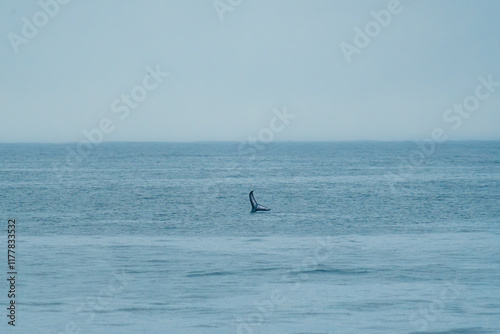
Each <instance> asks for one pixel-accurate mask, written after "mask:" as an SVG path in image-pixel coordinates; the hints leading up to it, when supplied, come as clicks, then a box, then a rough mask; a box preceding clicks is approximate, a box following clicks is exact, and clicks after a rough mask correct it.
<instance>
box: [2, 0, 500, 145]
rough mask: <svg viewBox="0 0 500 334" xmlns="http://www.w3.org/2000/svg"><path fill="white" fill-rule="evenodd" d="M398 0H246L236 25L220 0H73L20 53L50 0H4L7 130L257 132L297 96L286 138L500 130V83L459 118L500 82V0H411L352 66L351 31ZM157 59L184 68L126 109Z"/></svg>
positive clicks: (67, 136) (141, 137)
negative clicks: (104, 126)
mask: <svg viewBox="0 0 500 334" xmlns="http://www.w3.org/2000/svg"><path fill="white" fill-rule="evenodd" d="M41 1H42V2H43V3H49V2H50V1H51V0H41ZM53 1H55V0H53ZM61 1H62V0H61ZM221 1H222V2H224V3H227V2H231V1H228V0H221ZM232 1H233V3H237V2H238V1H236V0H232ZM389 2H390V1H350V0H349V1H347V0H345V1H334V0H317V1H306V0H302V1H296V0H274V1H273V0H243V1H242V2H241V4H240V5H237V6H236V7H234V8H233V10H232V11H228V12H226V13H224V20H223V21H221V20H220V19H219V16H218V14H217V12H216V10H215V9H214V6H213V1H212V0H177V1H173V0H172V1H168V0H144V1H132V0H109V1H97V0H86V1H81V0H72V1H70V2H69V3H68V4H65V5H60V8H59V10H58V12H57V13H56V14H55V15H54V17H52V18H50V19H49V20H48V24H46V25H45V26H43V27H41V28H39V30H38V33H37V34H36V36H34V37H33V38H31V39H27V41H28V42H27V43H26V44H21V45H19V46H18V51H19V52H18V53H15V52H14V49H13V47H12V45H11V43H10V42H9V33H11V32H12V33H15V34H17V35H19V36H22V26H23V24H24V23H23V21H22V18H23V17H27V18H28V19H29V20H30V21H31V22H33V15H35V14H36V13H37V12H39V11H40V10H41V7H40V5H39V4H38V2H37V1H31V0H30V1H28V0H24V1H19V0H2V1H1V2H0V33H1V35H2V39H1V43H0V58H1V60H2V61H1V68H0V108H1V109H0V142H76V141H79V140H81V139H82V138H85V137H83V135H82V131H83V130H84V129H87V130H91V129H93V128H96V127H98V126H99V122H100V121H101V119H103V118H110V119H111V120H112V121H113V125H114V129H113V131H111V132H110V133H108V134H106V135H105V136H104V140H106V141H120V140H127V141H199V140H234V141H241V140H246V138H247V137H248V136H251V135H256V134H257V133H258V132H259V131H260V129H262V128H264V127H268V126H269V122H270V120H271V119H272V118H273V116H274V114H273V112H272V110H273V108H279V109H282V108H283V107H284V106H286V107H287V110H288V111H289V112H290V113H293V114H294V115H296V116H297V117H296V118H295V119H294V120H293V121H291V122H290V124H288V125H287V126H286V128H285V129H284V130H283V131H281V132H280V133H277V134H276V135H275V139H276V140H414V139H424V138H429V137H430V133H431V131H432V129H434V128H436V127H441V128H443V129H444V131H445V132H446V134H447V135H448V136H449V138H450V139H457V140H458V139H500V87H497V88H496V90H495V91H494V93H492V94H491V96H489V97H488V98H487V99H485V100H484V101H481V102H480V106H479V108H478V109H477V110H476V111H475V112H473V113H472V114H471V115H470V117H469V118H467V119H464V120H463V122H462V123H461V124H460V126H459V127H458V129H453V128H452V126H451V125H453V124H455V123H451V122H450V123H446V122H445V121H444V120H443V114H444V113H445V111H446V110H447V109H448V108H450V107H452V106H453V104H455V103H462V102H463V101H464V99H465V98H466V97H467V96H469V95H471V94H472V95H473V94H474V92H475V89H476V87H477V86H478V85H479V84H480V82H479V81H478V77H479V76H484V77H485V78H487V76H488V75H490V74H491V75H492V78H493V80H495V81H499V82H500V24H499V23H498V22H499V15H500V2H499V1H496V0H479V1H472V0H469V1H465V0H464V1H452V0H446V1H437V0H419V1H417V0H414V1H409V0H401V4H400V6H401V8H402V9H403V10H402V12H401V13H399V14H396V15H392V20H391V22H390V23H389V24H388V25H387V26H386V27H383V28H381V31H380V33H379V34H378V35H377V36H375V37H374V38H373V40H372V41H371V43H370V44H369V45H368V46H367V47H366V48H364V49H361V51H360V53H359V54H354V55H353V57H352V62H351V63H350V64H349V63H348V62H347V61H346V59H345V57H344V55H343V53H342V51H341V49H340V47H339V45H340V43H342V42H346V43H350V44H353V39H354V35H355V32H354V28H355V27H356V26H358V27H360V28H362V29H364V27H365V25H366V24H367V23H368V22H370V21H372V20H373V17H372V16H371V14H370V11H372V10H375V11H379V10H382V9H385V8H387V6H388V3H389ZM40 17H41V18H42V19H43V15H42V16H40ZM11 36H12V35H11ZM157 64H158V65H159V66H160V68H161V69H162V71H166V72H169V73H170V75H169V76H168V77H166V78H165V79H163V82H161V84H159V86H158V87H157V88H156V89H154V90H152V91H149V92H148V95H147V97H146V98H145V99H144V101H142V102H140V103H139V105H138V107H137V108H136V109H134V110H131V113H130V116H129V117H127V118H126V119H124V120H121V119H120V118H119V117H118V114H116V113H113V112H112V110H111V104H112V103H113V101H115V99H117V98H120V96H121V95H122V94H130V92H131V90H132V88H133V87H134V86H136V85H141V84H142V81H143V78H144V76H145V75H147V73H146V72H147V71H146V69H145V68H146V67H147V66H151V67H152V68H154V67H156V65H157ZM150 79H152V78H150Z"/></svg>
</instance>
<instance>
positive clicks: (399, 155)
mask: <svg viewBox="0 0 500 334" xmlns="http://www.w3.org/2000/svg"><path fill="white" fill-rule="evenodd" d="M251 190H253V191H254V194H255V197H256V199H257V201H258V202H259V203H260V204H262V205H265V206H267V207H270V208H271V211H270V212H258V213H254V214H251V213H250V210H251V206H250V201H249V199H248V194H249V192H250V191H251ZM499 204H500V142H487V141H476V142H446V143H441V144H436V143H424V144H423V145H422V144H417V143H413V142H336V143H294V142H292V143H284V142H283V143H270V144H259V145H258V146H253V147H252V148H251V149H248V147H247V148H246V149H242V146H241V145H240V144H239V143H103V144H100V145H97V146H93V147H88V146H87V147H82V146H78V145H77V144H1V145H0V209H1V213H2V224H4V227H2V229H1V230H2V231H3V232H2V233H1V235H0V246H1V249H2V252H3V253H4V256H2V258H3V259H4V260H2V261H1V262H3V263H1V264H0V267H1V268H3V270H2V277H4V279H2V280H1V283H0V296H2V297H0V305H1V306H2V307H1V309H2V310H3V314H2V317H1V319H3V320H2V323H1V324H0V332H1V333H11V332H12V333H14V332H16V333H48V334H54V333H57V334H61V333H106V334H114V333H117V334H118V333H120V334H122V333H235V334H240V333H245V334H250V333H295V334H299V333H311V334H312V333H327V334H332V333H341V334H344V333H398V334H399V333H427V334H430V333H433V334H453V333H457V334H473V333H500V236H499V235H500V206H499ZM9 219H10V220H15V240H16V242H15V268H14V270H15V298H11V297H8V292H9V289H11V288H12V286H11V285H10V284H11V282H9V281H8V279H9V278H10V277H11V275H10V274H8V272H10V271H11V270H10V269H9V268H8V266H7V265H8V262H7V252H8V248H7V247H8V246H7V245H8V242H7V240H8V232H7V225H8V221H9ZM9 240H10V239H9ZM13 299H15V328H14V327H13V326H12V325H11V324H9V323H8V322H9V321H11V319H12V318H9V316H8V315H9V312H10V311H9V310H8V309H7V308H8V307H9V305H10V304H9V303H10V300H13Z"/></svg>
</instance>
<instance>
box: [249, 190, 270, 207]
mask: <svg viewBox="0 0 500 334" xmlns="http://www.w3.org/2000/svg"><path fill="white" fill-rule="evenodd" d="M248 197H250V204H252V211H251V213H254V212H257V211H270V210H271V209H269V208H268V207H265V206H264V205H260V204H259V203H257V201H256V200H255V197H254V196H253V190H252V191H251V192H250V194H249V195H248Z"/></svg>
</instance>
